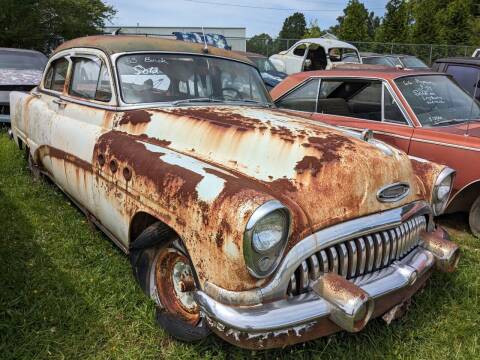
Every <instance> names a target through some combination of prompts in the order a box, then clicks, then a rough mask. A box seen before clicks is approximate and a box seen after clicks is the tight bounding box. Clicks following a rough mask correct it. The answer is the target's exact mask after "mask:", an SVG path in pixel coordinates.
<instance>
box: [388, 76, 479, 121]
mask: <svg viewBox="0 0 480 360" xmlns="http://www.w3.org/2000/svg"><path fill="white" fill-rule="evenodd" d="M395 82H396V84H397V86H398V88H399V89H400V91H401V92H402V94H403V96H404V97H405V99H406V100H407V102H408V103H409V105H410V107H411V108H412V110H413V111H414V112H415V115H416V116H417V118H418V120H419V121H420V122H421V123H422V125H423V126H442V125H450V124H454V123H462V122H466V121H469V120H472V119H479V118H480V103H479V102H478V101H477V100H476V99H475V98H473V97H472V96H470V95H469V94H468V93H467V92H466V91H465V90H463V89H462V88H461V87H460V86H458V85H457V84H456V83H455V82H454V81H452V80H451V79H450V78H449V77H448V76H445V75H412V76H407V77H402V78H400V79H397V80H395Z"/></svg>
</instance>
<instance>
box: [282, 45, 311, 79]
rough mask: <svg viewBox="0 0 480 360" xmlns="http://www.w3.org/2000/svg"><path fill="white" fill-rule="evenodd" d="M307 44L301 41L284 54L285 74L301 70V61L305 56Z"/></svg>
mask: <svg viewBox="0 0 480 360" xmlns="http://www.w3.org/2000/svg"><path fill="white" fill-rule="evenodd" d="M307 48H308V44H306V43H301V44H298V45H297V46H295V48H293V49H292V50H290V51H289V52H288V53H287V54H286V55H285V59H284V62H285V70H286V72H287V74H295V73H298V72H301V71H302V70H303V62H304V61H305V57H306V56H307Z"/></svg>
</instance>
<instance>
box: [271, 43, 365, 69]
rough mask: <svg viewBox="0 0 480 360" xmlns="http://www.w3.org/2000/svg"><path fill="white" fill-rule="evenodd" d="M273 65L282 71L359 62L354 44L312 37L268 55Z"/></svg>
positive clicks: (324, 67)
mask: <svg viewBox="0 0 480 360" xmlns="http://www.w3.org/2000/svg"><path fill="white" fill-rule="evenodd" d="M270 60H271V61H272V63H273V65H275V67H276V68H277V69H278V70H279V71H282V72H285V73H287V74H289V75H290V74H294V73H298V72H301V71H312V70H324V69H327V70H328V69H331V68H332V67H334V66H335V65H338V64H345V63H361V62H362V60H361V59H360V55H359V53H358V50H357V48H356V47H355V46H353V45H351V44H349V43H346V42H343V41H339V40H334V39H325V38H313V39H303V40H300V41H298V42H296V43H295V44H294V45H293V46H292V47H291V48H290V49H288V50H285V51H281V52H280V53H278V54H275V55H272V56H270Z"/></svg>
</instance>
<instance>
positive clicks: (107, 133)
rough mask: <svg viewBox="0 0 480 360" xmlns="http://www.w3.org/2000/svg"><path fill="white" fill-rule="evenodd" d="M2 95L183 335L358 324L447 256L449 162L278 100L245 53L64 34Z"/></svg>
mask: <svg viewBox="0 0 480 360" xmlns="http://www.w3.org/2000/svg"><path fill="white" fill-rule="evenodd" d="M11 103H12V106H11V107H12V130H13V134H14V140H15V141H16V143H17V144H18V145H19V146H20V148H22V149H26V151H27V154H28V158H29V164H30V167H31V169H32V171H33V172H34V173H35V174H37V175H39V174H40V173H41V174H44V175H47V176H48V177H50V178H51V179H52V180H53V181H54V182H55V183H56V184H57V185H58V186H59V187H60V188H61V189H62V190H63V191H64V192H65V193H66V194H67V195H68V196H69V197H70V198H71V199H72V201H74V202H75V203H76V204H77V205H78V206H79V207H80V208H81V209H82V210H83V211H84V212H85V214H86V215H87V216H88V218H89V219H90V220H91V221H93V222H94V223H95V224H96V225H97V226H98V227H99V228H100V229H101V230H102V231H103V232H104V233H105V234H106V235H107V236H108V237H109V238H110V239H112V240H113V241H114V242H115V243H116V244H117V245H118V246H119V247H120V248H121V249H122V250H123V251H124V252H125V253H127V254H128V256H129V258H130V261H131V264H132V267H133V272H134V275H135V278H136V280H137V281H138V283H139V284H140V286H141V288H142V289H143V291H144V292H145V293H146V294H147V295H148V296H150V297H152V298H153V299H154V300H155V302H156V303H157V305H158V306H157V307H158V311H157V320H158V323H159V324H160V325H161V326H162V327H164V328H165V329H166V330H167V331H168V332H169V333H170V334H172V335H173V336H175V337H176V338H179V339H182V340H186V341H193V340H198V339H201V338H203V337H205V336H207V335H208V333H209V331H210V330H213V331H214V332H215V333H216V334H218V335H219V336H220V337H222V338H223V339H225V340H227V341H229V342H231V343H233V344H236V345H238V346H242V347H246V348H258V347H263V348H269V347H277V346H284V345H288V344H293V343H297V342H301V341H307V340H309V339H313V338H316V337H319V336H323V335H327V334H331V333H334V332H336V331H340V330H342V329H343V330H346V331H351V332H356V331H360V330H361V329H362V328H363V327H364V326H365V325H366V324H367V322H368V321H369V320H370V319H371V318H372V317H375V316H381V315H383V314H385V313H388V314H389V315H390V317H394V316H395V314H396V313H397V310H398V308H399V305H401V304H402V303H403V302H405V301H406V300H408V299H409V298H410V297H411V296H412V295H413V294H414V293H415V292H416V291H417V290H418V289H419V288H420V287H422V286H423V285H424V283H425V281H426V280H427V278H428V277H429V276H430V274H431V273H432V271H433V269H435V268H436V269H439V270H442V271H453V270H454V269H455V267H456V265H457V262H458V259H459V249H458V247H457V246H456V245H455V244H453V243H452V242H450V241H448V240H447V238H448V236H447V234H446V233H445V232H444V231H443V230H442V229H441V228H439V227H436V226H435V224H434V222H433V216H434V215H437V214H439V213H441V212H442V211H443V209H444V207H445V204H446V202H447V200H448V196H449V194H450V191H451V184H452V180H453V177H454V171H453V170H451V169H449V168H447V167H445V166H440V165H437V164H434V163H430V162H426V161H423V160H420V159H413V158H409V157H408V156H407V155H406V154H405V153H403V152H401V151H399V150H396V149H394V148H392V147H390V146H388V145H386V144H384V143H382V142H379V141H377V140H373V139H370V138H369V136H368V134H359V133H355V132H350V131H347V130H341V129H337V128H335V127H332V126H329V125H324V124H321V123H318V122H312V121H309V120H306V119H303V118H300V117H297V116H294V115H289V114H287V113H285V112H283V111H280V110H277V109H275V108H274V106H273V105H272V102H271V99H270V96H269V95H268V93H267V91H266V90H265V88H264V85H263V83H262V80H261V77H260V74H259V73H258V71H257V70H256V69H255V67H254V66H253V64H252V63H250V62H249V60H248V59H246V58H244V57H242V56H240V55H237V54H233V53H231V52H228V51H224V50H221V49H214V48H211V49H205V48H204V47H203V46H201V45H197V44H187V43H184V42H177V41H173V40H165V39H159V38H152V37H144V36H95V37H87V38H82V39H77V40H72V41H70V42H66V43H65V44H63V45H62V46H60V47H59V48H58V49H57V50H56V51H55V53H54V54H53V56H52V57H51V59H50V61H49V63H48V65H47V68H46V71H45V73H44V76H43V79H42V82H41V84H40V85H39V87H38V88H37V89H34V90H33V91H32V92H31V93H20V92H15V93H12V94H11ZM392 314H393V315H392Z"/></svg>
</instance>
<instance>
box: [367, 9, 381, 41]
mask: <svg viewBox="0 0 480 360" xmlns="http://www.w3.org/2000/svg"><path fill="white" fill-rule="evenodd" d="M380 21H381V20H380V17H378V16H375V13H374V12H373V11H370V14H368V37H369V39H370V40H373V39H375V33H376V31H377V29H378V28H379V27H380Z"/></svg>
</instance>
